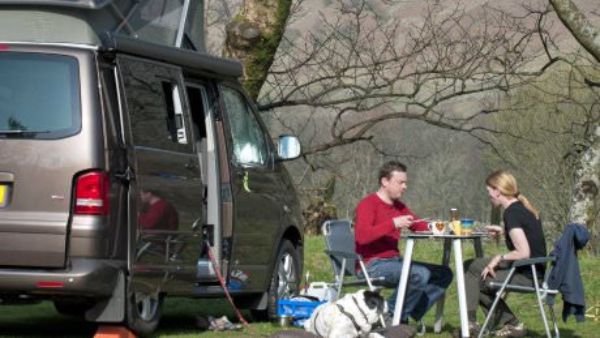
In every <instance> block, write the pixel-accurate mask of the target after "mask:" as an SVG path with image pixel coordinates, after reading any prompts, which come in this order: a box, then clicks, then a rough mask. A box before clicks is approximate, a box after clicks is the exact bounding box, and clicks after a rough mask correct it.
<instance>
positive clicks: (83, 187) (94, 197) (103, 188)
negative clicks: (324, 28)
mask: <svg viewBox="0 0 600 338" xmlns="http://www.w3.org/2000/svg"><path fill="white" fill-rule="evenodd" d="M109 181H110V180H109V178H108V174H107V173H105V172H103V171H91V172H87V173H85V174H82V175H79V176H78V177H77V179H76V180H75V207H74V210H73V211H74V213H75V215H100V216H106V215H108V190H109Z"/></svg>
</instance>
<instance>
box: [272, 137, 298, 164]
mask: <svg viewBox="0 0 600 338" xmlns="http://www.w3.org/2000/svg"><path fill="white" fill-rule="evenodd" d="M301 152H302V147H301V146H300V141H299V140H298V138H297V137H296V136H292V135H280V136H279V140H278V142H277V155H279V159H281V160H293V159H295V158H297V157H298V156H300V153H301Z"/></svg>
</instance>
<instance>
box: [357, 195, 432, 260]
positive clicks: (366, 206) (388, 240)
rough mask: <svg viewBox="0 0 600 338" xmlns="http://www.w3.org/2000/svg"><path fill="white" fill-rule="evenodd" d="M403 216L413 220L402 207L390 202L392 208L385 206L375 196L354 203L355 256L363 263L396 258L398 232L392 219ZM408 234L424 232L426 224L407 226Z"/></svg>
mask: <svg viewBox="0 0 600 338" xmlns="http://www.w3.org/2000/svg"><path fill="white" fill-rule="evenodd" d="M405 215H412V216H413V217H414V218H415V219H416V218H417V216H415V214H414V213H413V212H412V211H411V210H410V209H409V208H408V207H407V206H406V205H404V203H402V202H400V201H394V204H392V205H390V204H387V203H385V202H384V201H383V200H382V199H381V198H379V196H377V194H376V193H372V194H370V195H368V196H366V197H365V198H363V199H362V201H360V203H358V206H357V207H356V218H355V219H354V239H355V242H356V253H357V254H359V255H361V256H362V257H363V259H364V260H365V263H368V262H369V261H370V260H371V259H373V258H390V257H394V256H398V255H400V251H399V250H398V240H399V239H400V231H398V230H396V229H395V228H394V222H393V221H392V219H393V218H394V217H398V216H405ZM410 230H412V231H426V230H428V228H427V222H415V223H413V224H412V225H411V226H410Z"/></svg>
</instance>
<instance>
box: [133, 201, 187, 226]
mask: <svg viewBox="0 0 600 338" xmlns="http://www.w3.org/2000/svg"><path fill="white" fill-rule="evenodd" d="M139 222H140V224H141V226H142V228H143V229H147V230H148V229H149V230H177V227H178V225H179V215H178V214H177V210H176V209H175V207H173V205H171V204H170V203H168V202H167V201H165V200H163V199H160V200H158V201H156V203H154V204H151V205H149V206H147V209H146V210H143V211H142V212H141V213H140V216H139Z"/></svg>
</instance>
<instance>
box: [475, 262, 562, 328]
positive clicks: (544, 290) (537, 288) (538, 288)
mask: <svg viewBox="0 0 600 338" xmlns="http://www.w3.org/2000/svg"><path fill="white" fill-rule="evenodd" d="M555 260H556V257H554V256H546V257H538V258H531V259H522V260H518V261H514V262H513V263H512V266H511V268H510V271H509V272H508V276H506V279H505V280H504V281H503V282H502V283H498V282H491V283H489V286H490V287H492V288H494V289H497V290H498V291H497V292H496V298H495V299H494V302H493V303H492V306H491V307H490V310H489V312H488V315H487V317H486V318H485V322H484V323H483V326H482V327H481V330H480V331H479V336H478V337H479V338H481V337H483V334H484V333H485V330H486V328H487V326H488V324H489V322H490V320H491V318H492V316H493V315H494V310H495V309H496V306H497V305H498V302H499V301H500V299H501V298H504V296H505V295H506V294H507V293H508V292H517V293H535V295H536V298H537V301H538V306H539V309H540V314H541V315H542V320H543V321H544V328H545V329H546V335H547V336H548V338H552V335H551V334H550V327H549V326H548V320H547V319H546V312H545V311H544V305H543V303H544V302H545V303H546V305H548V308H549V310H550V314H551V317H552V322H553V324H554V333H555V338H558V337H560V332H559V331H558V323H557V322H556V315H555V314H554V308H553V306H552V305H551V304H550V303H548V302H547V299H548V297H547V296H548V295H556V294H557V293H558V290H556V289H550V288H549V287H548V278H549V277H550V270H551V264H550V263H551V262H554V261H555ZM536 264H545V265H546V273H545V274H544V280H543V281H542V284H541V285H540V283H539V279H538V277H537V273H536V269H535V266H536ZM521 266H530V267H531V272H532V274H533V286H522V285H514V284H510V281H511V279H512V277H513V276H514V274H515V272H516V269H517V268H518V267H521Z"/></svg>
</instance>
